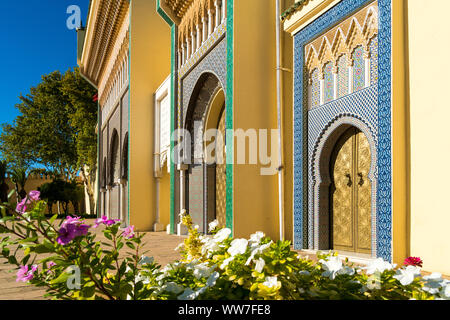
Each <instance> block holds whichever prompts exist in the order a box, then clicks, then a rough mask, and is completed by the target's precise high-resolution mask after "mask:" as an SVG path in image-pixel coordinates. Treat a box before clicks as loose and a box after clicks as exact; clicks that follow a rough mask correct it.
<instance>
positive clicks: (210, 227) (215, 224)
mask: <svg viewBox="0 0 450 320" xmlns="http://www.w3.org/2000/svg"><path fill="white" fill-rule="evenodd" d="M218 226H219V221H217V219H216V220H214V221H213V222H211V223H210V224H208V230H209V232H212V231H214V230H215V229H216V228H217V227H218Z"/></svg>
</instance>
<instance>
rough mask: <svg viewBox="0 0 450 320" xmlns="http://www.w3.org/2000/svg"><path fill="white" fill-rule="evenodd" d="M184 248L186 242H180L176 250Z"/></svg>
mask: <svg viewBox="0 0 450 320" xmlns="http://www.w3.org/2000/svg"><path fill="white" fill-rule="evenodd" d="M183 248H184V243H180V244H179V245H178V246H177V247H176V248H175V249H174V250H175V251H178V250H181V249H183Z"/></svg>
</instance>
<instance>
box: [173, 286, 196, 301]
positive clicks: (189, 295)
mask: <svg viewBox="0 0 450 320" xmlns="http://www.w3.org/2000/svg"><path fill="white" fill-rule="evenodd" d="M196 297H197V294H196V293H195V292H194V290H192V289H191V288H187V289H186V290H184V292H183V293H182V294H180V295H179V296H178V297H177V299H178V300H194V299H195V298H196Z"/></svg>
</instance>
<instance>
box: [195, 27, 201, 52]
mask: <svg viewBox="0 0 450 320" xmlns="http://www.w3.org/2000/svg"><path fill="white" fill-rule="evenodd" d="M196 39H197V50H198V49H199V48H200V46H201V45H202V34H201V32H200V25H197V38H196Z"/></svg>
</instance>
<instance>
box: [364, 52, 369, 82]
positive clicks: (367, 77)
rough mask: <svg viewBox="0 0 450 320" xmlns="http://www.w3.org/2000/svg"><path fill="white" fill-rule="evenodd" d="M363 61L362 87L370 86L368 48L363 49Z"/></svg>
mask: <svg viewBox="0 0 450 320" xmlns="http://www.w3.org/2000/svg"><path fill="white" fill-rule="evenodd" d="M364 63H365V68H364V72H365V73H364V76H365V79H364V80H365V85H364V87H365V88H367V87H370V51H368V50H364Z"/></svg>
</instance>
